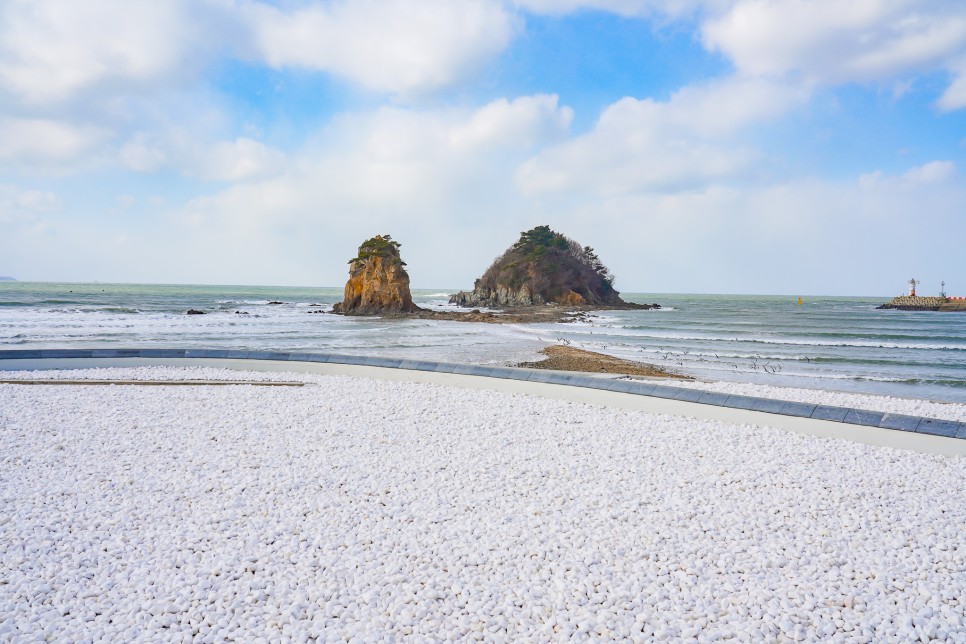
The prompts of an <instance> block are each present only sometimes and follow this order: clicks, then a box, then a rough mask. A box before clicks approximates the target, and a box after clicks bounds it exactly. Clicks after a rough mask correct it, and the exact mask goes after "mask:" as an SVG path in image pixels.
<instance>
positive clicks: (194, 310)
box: [186, 309, 205, 315]
mask: <svg viewBox="0 0 966 644" xmlns="http://www.w3.org/2000/svg"><path fill="white" fill-rule="evenodd" d="M186 315H205V312H204V311H199V310H198V309H188V312H187V314H186Z"/></svg>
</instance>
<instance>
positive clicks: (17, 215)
mask: <svg viewBox="0 0 966 644" xmlns="http://www.w3.org/2000/svg"><path fill="white" fill-rule="evenodd" d="M60 205H61V203H60V199H59V198H58V197H57V196H56V195H55V194H54V193H52V192H48V191H44V190H25V189H22V188H19V187H17V186H14V185H5V184H0V224H4V225H10V224H24V223H30V222H33V221H34V220H35V219H36V218H37V216H38V215H40V214H42V213H47V212H52V211H54V210H57V209H59V208H60Z"/></svg>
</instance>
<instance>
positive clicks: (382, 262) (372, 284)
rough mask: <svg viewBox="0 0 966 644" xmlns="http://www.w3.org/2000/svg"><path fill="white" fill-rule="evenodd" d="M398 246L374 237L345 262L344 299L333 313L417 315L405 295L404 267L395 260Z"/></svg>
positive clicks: (383, 236)
mask: <svg viewBox="0 0 966 644" xmlns="http://www.w3.org/2000/svg"><path fill="white" fill-rule="evenodd" d="M399 246H400V244H399V242H395V241H393V240H392V238H391V237H390V236H389V235H376V236H375V237H373V238H372V239H367V240H366V241H365V242H363V243H362V246H360V247H359V254H358V255H357V256H356V257H354V258H353V259H352V260H350V261H349V281H348V282H346V285H345V296H344V298H343V300H342V302H341V303H340V304H337V305H336V307H335V309H334V311H333V312H335V313H341V314H343V315H387V314H388V315H392V314H403V313H415V312H417V311H421V310H422V309H420V308H419V307H418V306H416V305H415V304H413V297H412V294H411V293H410V292H409V274H408V273H406V269H405V268H404V267H405V265H406V263H405V262H403V261H402V258H400V256H399Z"/></svg>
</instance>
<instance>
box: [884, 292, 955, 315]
mask: <svg viewBox="0 0 966 644" xmlns="http://www.w3.org/2000/svg"><path fill="white" fill-rule="evenodd" d="M945 303H946V298H944V297H920V296H918V295H916V296H910V295H900V296H898V297H894V298H892V299H891V300H890V301H889V303H888V304H883V305H882V306H880V307H878V308H880V309H899V310H900V311H938V310H939V307H940V306H942V305H943V304H945Z"/></svg>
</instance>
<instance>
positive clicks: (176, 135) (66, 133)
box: [0, 0, 966, 296]
mask: <svg viewBox="0 0 966 644" xmlns="http://www.w3.org/2000/svg"><path fill="white" fill-rule="evenodd" d="M964 172H966V3H963V2H960V1H958V0H917V1H913V0H849V2H842V1H841V0H329V1H319V0H316V1H311V0H278V1H275V2H271V1H268V0H166V1H165V2H157V0H85V1H84V2H83V3H80V2H76V0H4V1H3V2H2V3H0V275H9V276H12V277H15V278H17V279H20V280H30V281H100V282H146V283H194V284H252V285H255V284H257V285H292V286H296V285H297V286H303V285H304V286H313V285H314V286H341V285H342V284H343V283H344V282H345V280H346V278H347V261H348V259H349V258H350V257H353V256H354V255H355V251H356V249H357V247H358V246H359V244H360V243H361V242H362V241H363V240H364V239H366V238H368V237H371V236H373V235H375V234H391V235H392V237H393V238H394V239H396V240H398V241H399V242H401V243H402V249H401V250H402V254H403V258H404V259H405V260H406V262H407V263H408V270H409V273H410V276H411V279H412V285H413V287H414V288H442V289H457V288H468V287H471V286H472V283H473V280H474V279H475V278H476V277H478V276H479V275H481V274H482V272H483V271H484V270H485V269H486V267H487V266H488V265H489V264H490V263H491V262H492V260H493V259H494V258H495V257H496V256H498V255H499V254H501V253H502V251H503V250H504V249H505V248H506V247H507V246H509V245H510V244H511V243H512V242H514V241H515V240H516V239H517V237H518V236H519V234H520V232H521V231H524V230H527V229H529V228H532V227H533V226H536V225H541V224H548V225H550V226H551V227H552V228H554V229H555V230H557V231H559V232H562V233H564V234H566V235H568V236H570V237H572V238H574V239H576V240H577V241H578V242H580V243H581V244H583V245H589V246H592V247H594V248H595V249H596V252H597V254H598V255H599V256H600V257H601V259H602V260H603V261H604V263H605V264H607V265H608V266H609V267H610V269H611V270H612V272H613V273H614V274H615V275H616V276H617V282H616V286H617V288H618V289H619V290H621V291H624V292H648V293H670V292H679V293H761V294H772V293H775V294H803V295H807V294H814V295H818V294H825V295H894V294H898V293H899V292H901V291H902V290H903V289H904V288H905V284H906V282H907V281H908V279H909V278H911V277H915V278H917V279H919V280H921V282H922V284H921V286H920V289H919V290H920V293H922V294H936V293H938V291H939V289H940V282H941V281H943V280H944V281H945V282H946V285H947V286H946V290H947V291H948V292H949V293H950V294H951V295H964V296H966V259H964V253H963V250H964V240H966V181H964Z"/></svg>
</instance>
